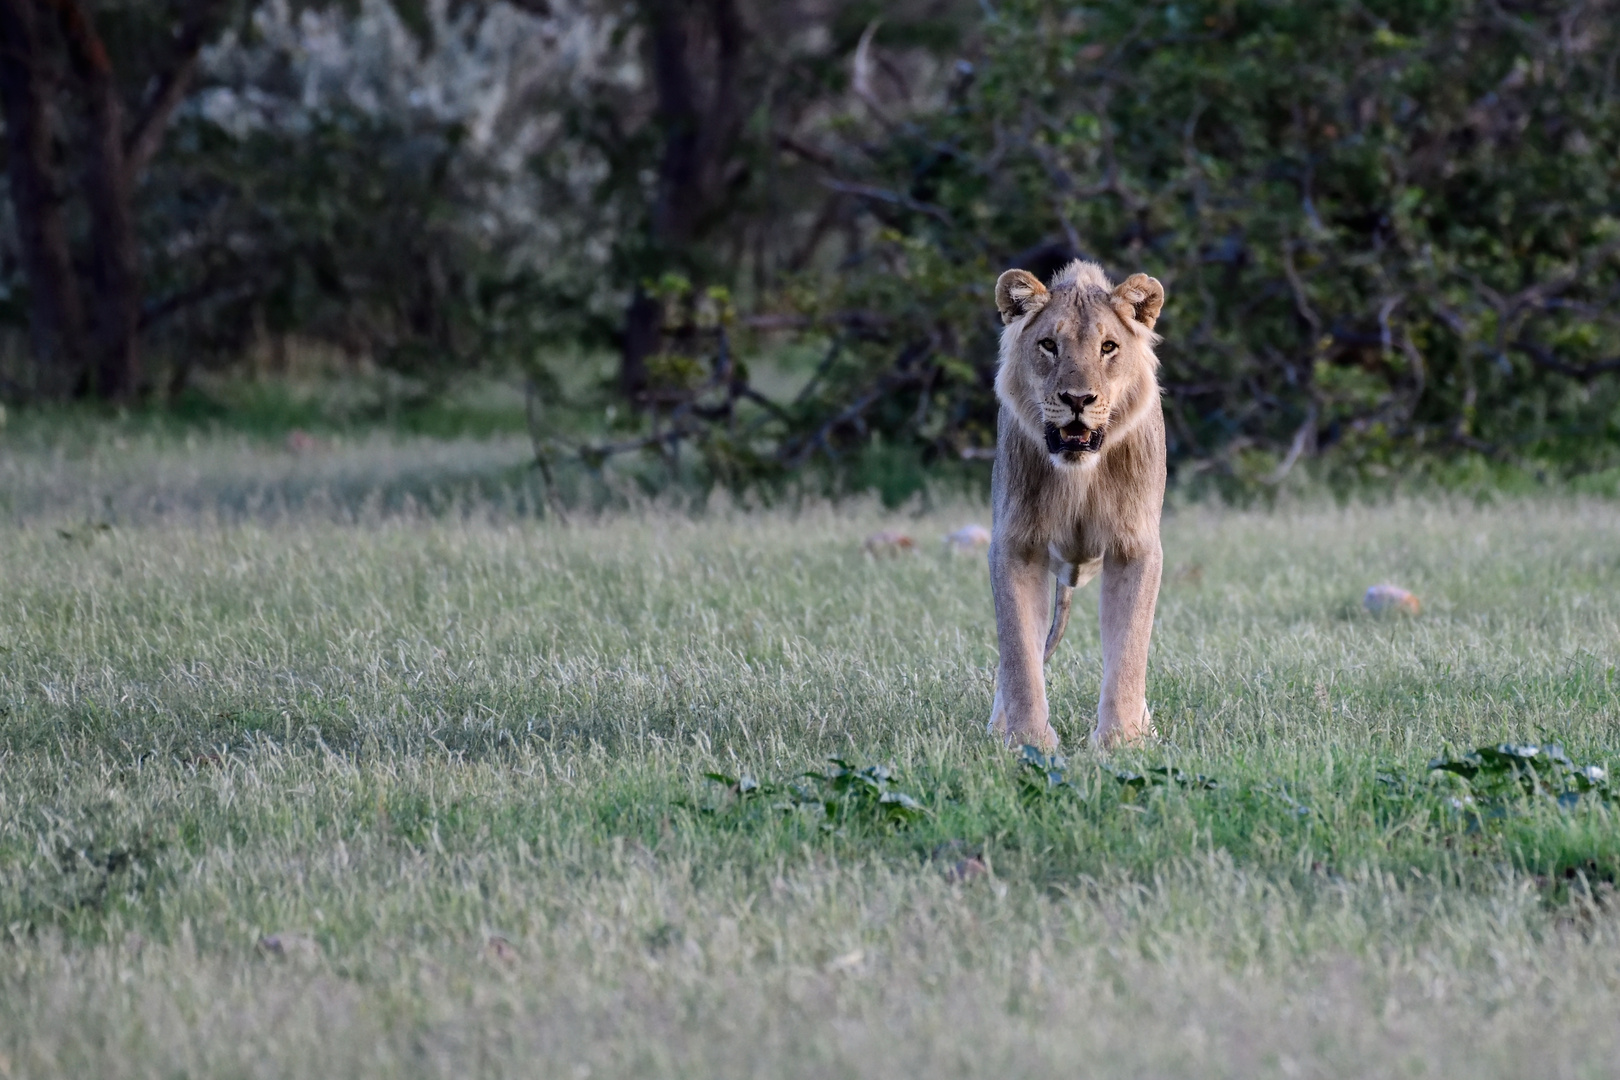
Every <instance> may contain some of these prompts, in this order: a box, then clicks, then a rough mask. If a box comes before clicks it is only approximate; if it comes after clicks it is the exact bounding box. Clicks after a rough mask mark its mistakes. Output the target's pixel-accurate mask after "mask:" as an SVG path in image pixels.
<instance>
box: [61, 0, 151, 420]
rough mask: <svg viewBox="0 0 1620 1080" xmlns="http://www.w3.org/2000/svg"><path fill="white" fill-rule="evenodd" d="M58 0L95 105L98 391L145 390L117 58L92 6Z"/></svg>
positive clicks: (92, 169)
mask: <svg viewBox="0 0 1620 1080" xmlns="http://www.w3.org/2000/svg"><path fill="white" fill-rule="evenodd" d="M52 2H53V3H54V4H55V6H56V8H57V11H58V12H59V13H60V15H61V22H62V32H63V34H64V35H65V36H66V38H67V43H68V52H69V54H70V55H71V56H72V58H73V68H74V71H75V72H76V73H77V74H78V76H79V79H80V81H81V82H82V83H83V84H84V92H85V98H86V105H87V109H86V113H87V117H86V118H87V120H88V126H89V133H88V136H87V139H86V146H85V164H84V187H85V199H86V201H87V202H88V204H89V207H90V245H91V248H92V255H91V263H90V266H91V280H92V282H93V284H94V286H95V317H94V319H93V320H92V322H93V327H94V331H95V347H94V369H93V375H94V381H93V384H92V391H93V392H94V393H95V395H96V396H97V397H102V398H106V399H109V400H114V401H127V400H129V399H130V398H133V397H134V396H135V395H136V394H137V393H138V392H139V390H140V378H141V368H140V349H139V335H140V326H141V285H140V269H139V267H140V252H139V248H138V247H137V245H136V241H135V215H134V212H133V210H132V208H131V206H130V188H131V182H130V177H129V173H128V170H127V169H126V168H125V164H124V107H123V103H122V102H121V101H120V100H119V98H118V86H117V84H116V83H115V82H114V80H113V69H112V61H111V60H109V59H108V57H107V50H106V47H105V46H104V45H103V44H102V42H101V38H100V37H99V36H98V35H97V34H96V30H95V27H94V26H93V25H92V24H91V22H90V16H89V14H88V13H87V12H86V11H85V10H84V9H83V8H82V7H81V6H80V5H79V4H78V3H77V2H76V0H52Z"/></svg>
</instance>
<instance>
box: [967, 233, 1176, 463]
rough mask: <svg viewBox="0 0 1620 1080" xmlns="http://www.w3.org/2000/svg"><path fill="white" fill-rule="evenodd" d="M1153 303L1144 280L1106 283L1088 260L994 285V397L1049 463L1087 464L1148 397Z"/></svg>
mask: <svg viewBox="0 0 1620 1080" xmlns="http://www.w3.org/2000/svg"><path fill="white" fill-rule="evenodd" d="M1163 306H1164V286H1162V285H1160V284H1159V283H1158V281H1157V280H1155V279H1154V278H1151V277H1148V276H1147V275H1146V274H1132V275H1131V276H1130V277H1128V278H1126V279H1125V281H1124V282H1122V283H1121V284H1120V285H1118V286H1114V285H1111V284H1109V281H1108V277H1107V275H1105V274H1104V273H1103V271H1102V267H1100V266H1098V265H1096V264H1095V263H1088V262H1075V263H1071V264H1069V266H1068V267H1066V268H1065V269H1063V270H1062V271H1060V272H1059V273H1058V275H1057V276H1056V277H1055V278H1053V279H1052V283H1051V285H1050V286H1046V285H1042V284H1041V282H1040V280H1039V279H1038V278H1036V277H1035V275H1033V274H1031V273H1029V272H1028V271H1025V270H1008V271H1007V272H1006V273H1005V274H1002V275H1001V278H1000V280H998V281H997V282H996V307H997V308H999V309H1000V310H1001V321H1002V322H1003V323H1004V324H1005V329H1003V330H1002V332H1001V366H1000V368H999V370H998V371H997V373H996V396H997V397H998V398H1000V399H1001V403H1002V404H1003V405H1005V406H1006V407H1007V409H1008V410H1009V411H1010V412H1011V413H1012V414H1013V416H1015V417H1017V419H1018V423H1019V426H1020V427H1022V428H1023V429H1024V431H1025V432H1026V433H1027V434H1028V435H1029V436H1030V437H1031V438H1033V439H1034V440H1035V441H1036V442H1039V443H1042V444H1044V445H1045V446H1046V449H1047V452H1048V453H1049V454H1051V455H1052V461H1053V463H1054V464H1056V465H1059V466H1084V465H1087V464H1090V463H1093V462H1095V461H1096V460H1097V458H1098V456H1099V454H1098V452H1099V451H1101V450H1102V448H1103V446H1104V444H1105V443H1106V442H1107V440H1108V439H1110V438H1112V437H1119V436H1123V435H1124V434H1125V433H1126V432H1128V431H1129V430H1130V429H1131V428H1132V427H1134V426H1135V424H1136V422H1137V421H1138V420H1140V419H1141V417H1142V416H1143V415H1144V414H1145V412H1146V410H1147V409H1148V408H1149V407H1150V406H1151V404H1152V403H1153V401H1155V400H1157V396H1158V381H1157V379H1156V377H1155V373H1156V372H1157V370H1158V366H1159V360H1158V357H1156V356H1154V354H1153V346H1154V343H1155V342H1157V341H1158V340H1159V339H1158V336H1157V335H1156V334H1154V333H1153V324H1154V323H1155V322H1156V321H1158V318H1159V310H1160V309H1161V308H1162V307H1163Z"/></svg>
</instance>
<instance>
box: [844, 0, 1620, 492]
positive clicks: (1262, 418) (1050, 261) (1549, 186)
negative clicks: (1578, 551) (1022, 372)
mask: <svg viewBox="0 0 1620 1080" xmlns="http://www.w3.org/2000/svg"><path fill="white" fill-rule="evenodd" d="M981 51H982V55H983V60H982V62H981V64H980V65H979V67H978V68H977V70H976V71H974V72H972V74H971V76H970V77H968V78H966V79H964V82H963V84H962V85H959V86H958V88H957V90H956V92H955V93H954V94H953V95H952V99H951V102H950V105H949V106H948V107H947V108H946V109H944V110H943V111H942V112H941V113H939V114H938V115H937V116H931V117H925V118H922V119H919V120H918V121H917V123H915V124H913V125H908V126H906V127H905V128H903V129H901V130H898V131H896V132H895V133H894V135H893V137H892V138H891V139H889V140H888V141H887V142H886V143H885V144H884V146H883V147H882V148H881V150H880V152H879V153H878V154H877V164H876V165H875V166H873V167H871V168H869V169H867V170H866V176H867V178H868V179H870V181H871V182H872V183H873V184H874V185H877V186H879V187H881V188H883V189H885V190H886V191H887V192H888V198H887V201H884V200H879V199H874V200H873V203H872V205H873V208H874V213H877V214H878V215H879V216H880V217H882V218H883V219H884V220H885V221H886V222H887V223H888V224H889V225H890V226H891V228H892V229H893V230H894V232H893V233H892V234H891V235H890V237H889V238H888V239H887V240H886V241H885V242H884V243H883V244H882V245H881V246H880V247H879V248H878V249H877V250H876V251H874V252H873V253H872V254H871V256H870V257H869V258H867V259H866V260H865V261H864V262H863V263H862V264H860V265H859V266H857V267H855V268H853V269H852V270H851V271H850V272H849V273H847V274H845V275H842V276H841V277H840V280H839V282H838V286H837V291H836V292H835V293H834V294H833V295H832V297H831V298H830V300H828V302H826V303H825V304H824V305H823V307H822V310H823V312H824V314H825V315H826V317H827V319H828V320H829V322H836V321H837V320H838V319H839V318H840V317H842V318H843V320H844V323H845V325H848V326H851V327H853V328H854V329H853V330H852V331H851V333H850V337H851V338H852V339H853V344H852V347H851V355H850V357H849V359H848V360H847V362H846V366H844V367H843V368H841V369H839V376H840V377H839V378H837V379H835V380H832V381H831V382H830V383H829V384H828V385H827V387H826V389H825V390H824V405H825V408H824V412H828V413H830V412H832V411H834V410H836V409H837V408H839V407H841V406H843V405H844V404H845V403H847V402H849V401H850V400H853V399H857V398H858V397H859V395H861V394H862V393H865V392H866V391H867V390H868V389H869V388H871V387H874V386H886V389H887V390H888V391H889V392H887V393H885V394H884V395H883V397H882V400H881V402H874V403H873V405H872V406H871V408H869V409H868V411H867V414H866V416H867V419H868V422H869V424H870V426H871V429H873V430H880V431H884V432H886V433H889V434H891V435H899V434H901V433H904V436H905V437H908V438H910V439H914V440H920V441H922V442H924V443H926V444H928V445H931V446H934V447H937V448H940V449H955V448H957V447H959V446H961V445H962V444H964V443H966V444H970V445H972V444H977V445H984V444H985V443H987V442H988V441H989V440H990V438H991V426H992V424H991V406H990V401H989V389H988V382H989V379H988V366H989V365H990V363H991V361H992V353H991V347H990V344H989V342H990V339H991V335H992V333H993V331H994V324H993V312H992V310H991V303H990V289H991V284H992V282H993V280H994V277H995V274H996V273H997V272H998V271H999V270H1000V269H1002V268H1003V267H1004V266H1007V265H1009V264H1010V263H1013V262H1016V261H1019V260H1020V258H1022V259H1024V260H1025V261H1029V260H1033V262H1034V264H1035V265H1034V266H1032V268H1035V269H1038V270H1039V271H1041V272H1045V271H1048V270H1050V269H1051V268H1052V267H1053V266H1054V265H1056V263H1057V260H1058V259H1059V258H1061V257H1067V256H1070V255H1085V256H1087V257H1091V258H1095V259H1099V260H1101V261H1102V262H1103V263H1104V265H1105V266H1107V267H1109V268H1110V269H1111V270H1113V271H1114V272H1115V273H1116V274H1117V275H1121V276H1122V275H1123V274H1125V273H1129V272H1133V271H1136V270H1145V271H1148V272H1150V273H1152V274H1154V275H1156V276H1158V277H1159V278H1161V279H1162V280H1163V281H1164V283H1165V285H1166V288H1167V290H1168V295H1169V301H1168V304H1167V306H1166V312H1165V316H1164V319H1163V321H1162V323H1161V325H1160V327H1159V329H1160V330H1161V331H1162V333H1163V334H1164V336H1165V338H1166V340H1165V343H1164V345H1163V346H1162V348H1161V349H1160V356H1161V359H1162V360H1163V362H1164V372H1163V381H1164V383H1165V386H1166V391H1167V393H1166V408H1167V411H1168V413H1169V417H1170V432H1171V441H1172V451H1173V454H1174V455H1175V456H1177V457H1180V458H1182V459H1184V460H1186V459H1192V460H1194V461H1199V462H1207V463H1211V464H1217V465H1219V466H1221V467H1222V468H1223V469H1226V470H1230V471H1231V472H1232V473H1234V474H1235V475H1237V476H1239V477H1242V478H1249V479H1254V478H1261V477H1263V476H1265V475H1267V474H1271V475H1275V473H1274V471H1273V470H1274V469H1275V467H1276V466H1277V464H1278V459H1279V458H1283V459H1284V460H1285V461H1286V462H1288V463H1289V464H1292V462H1293V461H1294V460H1295V459H1296V458H1297V457H1298V456H1299V455H1300V454H1301V453H1310V452H1312V451H1316V450H1325V449H1327V448H1329V447H1332V448H1335V450H1336V452H1337V454H1338V458H1339V460H1340V461H1342V462H1345V463H1349V464H1354V465H1360V466H1362V467H1365V468H1368V469H1372V470H1378V469H1380V468H1383V467H1386V466H1390V465H1397V464H1400V463H1401V462H1403V461H1407V460H1409V459H1410V458H1411V456H1412V455H1413V454H1415V453H1418V452H1422V451H1438V452H1441V453H1454V452H1456V451H1458V450H1474V451H1481V452H1484V453H1487V454H1490V455H1493V456H1496V457H1499V458H1506V459H1517V460H1535V461H1538V462H1539V461H1551V462H1557V463H1560V464H1567V465H1570V466H1574V467H1580V468H1589V467H1594V466H1600V465H1604V464H1608V463H1611V462H1612V461H1613V460H1614V454H1615V449H1614V448H1615V446H1616V437H1617V435H1620V427H1617V424H1620V396H1617V393H1620V382H1617V380H1616V372H1617V370H1620V359H1617V357H1620V321H1617V311H1620V202H1617V198H1620V195H1617V193H1620V80H1617V78H1616V72H1615V57H1616V55H1620V10H1617V9H1616V8H1615V7H1614V6H1613V5H1612V4H1606V3H1594V4H1584V3H1583V4H1572V3H1520V4H1506V5H1501V4H1487V3H1473V2H1469V0H1457V2H1431V3H1422V4H1412V3H1370V4H1362V3H1337V2H1329V3H1321V4H1286V3H1270V2H1231V0H1207V2H1195V3H1182V2H1177V3H1173V4H1172V3H1151V4H1141V3H1135V2H1131V3H1126V2H1117V3H1115V2H1106V0H1105V2H1098V3H1088V4H1076V5H1054V4H1049V3H1043V2H1034V0H1014V2H1010V3H1004V4H1000V5H997V6H996V8H995V11H994V14H993V16H991V17H990V18H989V20H988V23H987V25H986V27H985V40H984V45H983V48H982V50H981ZM1020 252H1022V255H1020ZM857 312H858V313H859V314H858V315H857V314H856V313H857ZM1284 471H1285V470H1284Z"/></svg>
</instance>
